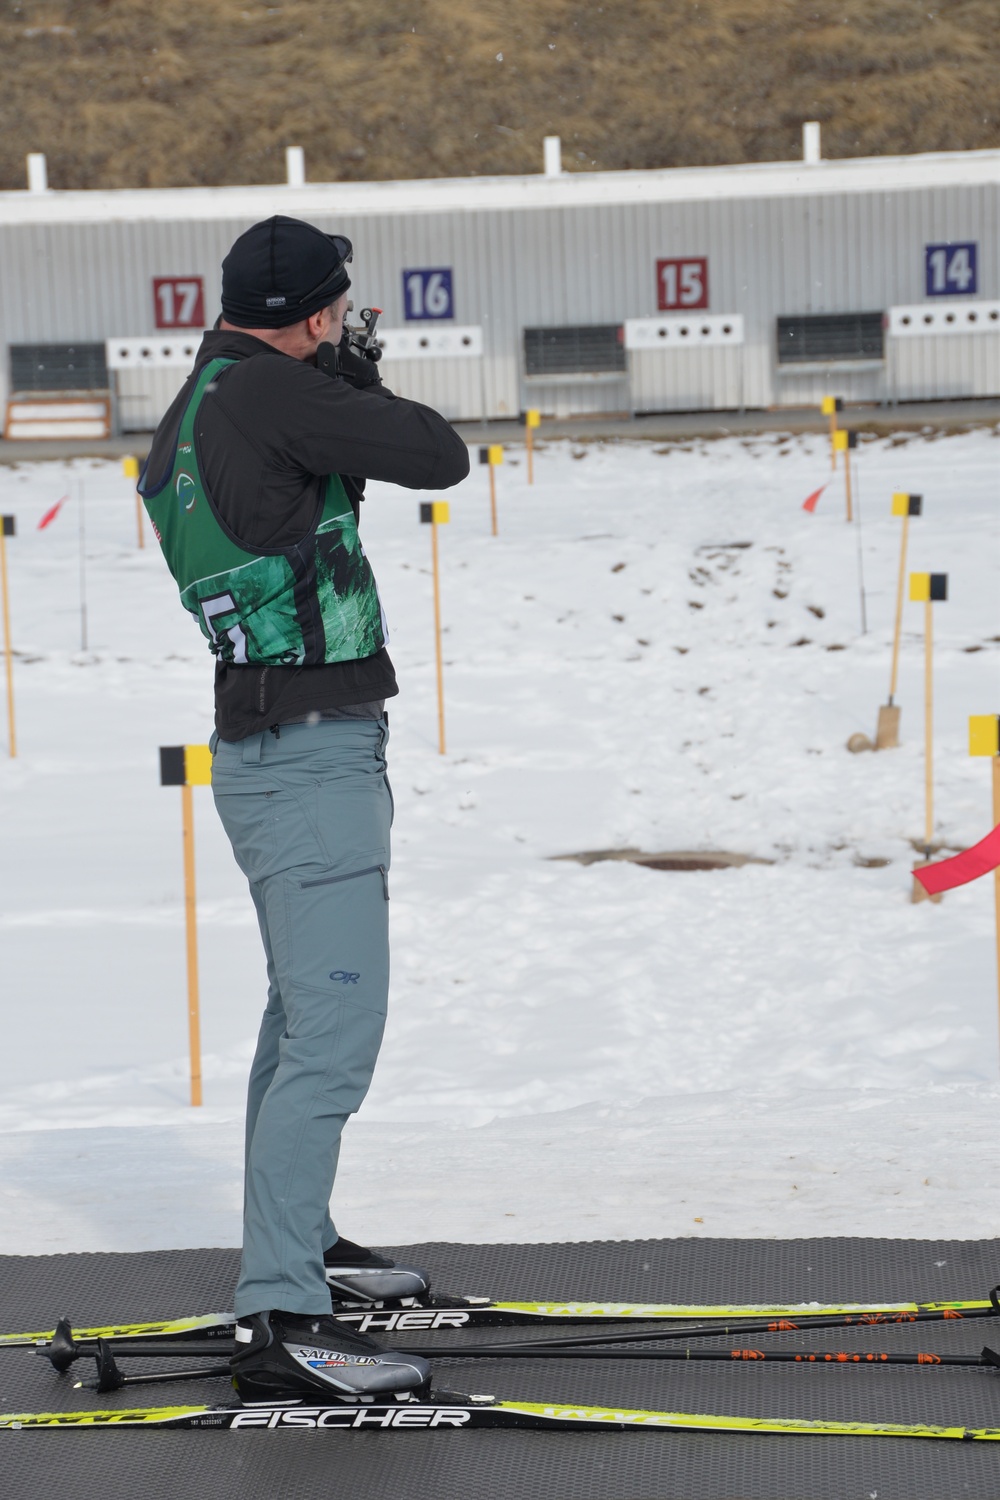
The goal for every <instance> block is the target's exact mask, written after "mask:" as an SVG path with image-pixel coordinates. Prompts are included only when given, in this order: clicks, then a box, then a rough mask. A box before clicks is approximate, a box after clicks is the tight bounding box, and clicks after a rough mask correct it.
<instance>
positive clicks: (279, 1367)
mask: <svg viewBox="0 0 1000 1500" xmlns="http://www.w3.org/2000/svg"><path fill="white" fill-rule="evenodd" d="M230 1367H231V1369H232V1372H233V1385H234V1386H235V1387H236V1391H237V1394H238V1395H239V1398H240V1400H241V1401H247V1402H253V1401H286V1400H291V1399H295V1398H299V1399H301V1398H302V1397H307V1398H311V1399H312V1400H314V1401H315V1400H317V1399H324V1398H325V1399H326V1400H327V1401H347V1402H351V1401H357V1400H369V1401H370V1400H372V1399H373V1398H374V1397H381V1398H382V1399H386V1398H388V1399H393V1398H395V1399H397V1400H409V1399H411V1397H413V1396H416V1395H419V1393H421V1392H423V1393H426V1391H427V1390H428V1388H429V1381H430V1372H431V1371H430V1365H429V1364H428V1363H427V1361H426V1360H425V1359H421V1358H420V1357H419V1356H418V1355H415V1354H403V1353H400V1352H399V1351H397V1350H395V1349H383V1348H382V1346H381V1345H380V1344H376V1342H375V1340H374V1339H370V1338H368V1337H367V1336H366V1335H365V1334H363V1333H355V1332H354V1331H353V1329H349V1328H345V1327H344V1326H343V1324H341V1323H338V1322H337V1321H336V1320H335V1319H334V1318H332V1317H318V1316H317V1317H310V1316H309V1315H308V1314H303V1313H286V1312H278V1311H272V1312H262V1313H253V1314H251V1315H250V1316H249V1317H246V1318H239V1319H238V1320H237V1323H236V1352H235V1354H234V1355H233V1357H232V1360H231V1361H230Z"/></svg>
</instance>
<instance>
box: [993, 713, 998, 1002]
mask: <svg viewBox="0 0 1000 1500" xmlns="http://www.w3.org/2000/svg"><path fill="white" fill-rule="evenodd" d="M997 728H998V730H1000V720H998V721H997ZM998 748H1000V747H998ZM998 825H1000V754H995V755H994V756H993V826H994V828H996V827H997V826H998ZM993 904H994V908H995V915H996V935H997V1005H998V1008H1000V868H998V869H996V870H994V871H993Z"/></svg>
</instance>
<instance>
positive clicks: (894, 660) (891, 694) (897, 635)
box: [889, 514, 910, 703]
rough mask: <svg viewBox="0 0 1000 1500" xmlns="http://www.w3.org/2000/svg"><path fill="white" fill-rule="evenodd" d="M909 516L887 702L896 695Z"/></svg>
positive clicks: (902, 551)
mask: <svg viewBox="0 0 1000 1500" xmlns="http://www.w3.org/2000/svg"><path fill="white" fill-rule="evenodd" d="M909 535H910V517H909V514H907V515H905V516H904V517H903V535H902V538H901V540H900V545H899V583H898V584H897V586H896V626H895V629H894V630H893V634H892V672H891V674H890V676H889V702H890V703H891V702H892V701H893V699H894V698H895V696H896V681H897V678H898V675H899V641H900V635H901V633H902V627H903V587H904V584H905V583H906V549H907V546H908V544H909Z"/></svg>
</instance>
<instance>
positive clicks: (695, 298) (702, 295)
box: [656, 255, 708, 312]
mask: <svg viewBox="0 0 1000 1500" xmlns="http://www.w3.org/2000/svg"><path fill="white" fill-rule="evenodd" d="M656 306H657V309H658V310H659V311H660V312H687V311H688V310H689V309H692V308H697V307H707V306H708V258H707V257H706V256H704V255H703V256H700V257H698V256H691V257H689V258H687V259H684V260H658V261H657V262H656Z"/></svg>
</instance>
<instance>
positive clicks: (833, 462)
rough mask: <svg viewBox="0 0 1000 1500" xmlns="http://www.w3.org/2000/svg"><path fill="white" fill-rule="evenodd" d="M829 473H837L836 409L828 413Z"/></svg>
mask: <svg viewBox="0 0 1000 1500" xmlns="http://www.w3.org/2000/svg"><path fill="white" fill-rule="evenodd" d="M845 462H846V460H845ZM830 472H831V473H834V474H835V473H836V472H837V408H836V407H834V408H833V410H832V411H831V413H830Z"/></svg>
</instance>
